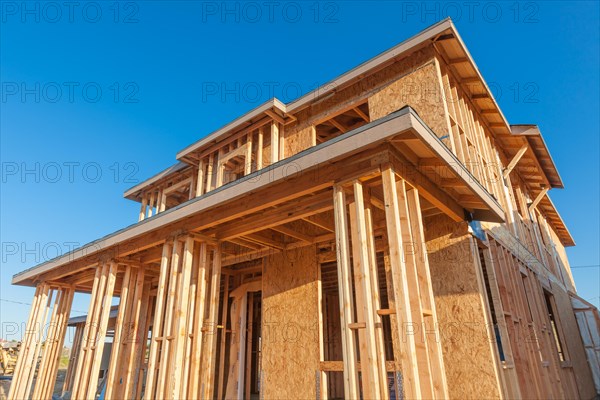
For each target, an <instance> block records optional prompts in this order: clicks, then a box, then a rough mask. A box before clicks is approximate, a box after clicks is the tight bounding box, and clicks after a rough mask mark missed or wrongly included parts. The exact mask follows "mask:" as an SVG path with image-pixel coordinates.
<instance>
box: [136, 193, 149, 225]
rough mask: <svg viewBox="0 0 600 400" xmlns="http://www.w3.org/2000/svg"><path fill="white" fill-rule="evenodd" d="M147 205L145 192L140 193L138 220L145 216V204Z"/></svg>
mask: <svg viewBox="0 0 600 400" xmlns="http://www.w3.org/2000/svg"><path fill="white" fill-rule="evenodd" d="M147 205H148V198H147V197H146V195H145V194H143V195H142V205H141V207H140V216H139V218H138V221H142V220H143V219H144V218H146V206H147Z"/></svg>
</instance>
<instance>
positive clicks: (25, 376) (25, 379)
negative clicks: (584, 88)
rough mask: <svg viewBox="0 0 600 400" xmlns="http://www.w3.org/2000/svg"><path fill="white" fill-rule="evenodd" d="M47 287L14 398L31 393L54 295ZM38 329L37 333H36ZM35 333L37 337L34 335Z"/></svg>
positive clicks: (25, 396)
mask: <svg viewBox="0 0 600 400" xmlns="http://www.w3.org/2000/svg"><path fill="white" fill-rule="evenodd" d="M46 286H47V292H46V296H45V297H43V300H44V301H43V302H42V303H41V304H40V309H39V310H38V313H37V315H36V324H35V325H34V327H33V329H34V335H33V337H32V341H31V343H30V345H29V348H28V353H27V358H26V360H27V361H26V364H25V366H24V368H23V371H22V376H21V378H20V385H21V386H20V387H19V392H18V393H17V394H16V396H15V398H17V399H21V398H28V397H29V393H30V391H31V384H32V382H33V376H34V374H35V366H36V364H37V358H38V356H39V354H40V350H41V346H42V341H43V338H42V334H43V328H44V325H45V323H46V318H47V317H48V312H49V310H50V305H51V304H52V298H53V295H54V290H53V289H50V286H49V285H46ZM38 329H39V331H38ZM36 331H37V333H38V335H35V332H36Z"/></svg>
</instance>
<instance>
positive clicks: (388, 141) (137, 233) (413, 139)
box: [13, 107, 504, 285]
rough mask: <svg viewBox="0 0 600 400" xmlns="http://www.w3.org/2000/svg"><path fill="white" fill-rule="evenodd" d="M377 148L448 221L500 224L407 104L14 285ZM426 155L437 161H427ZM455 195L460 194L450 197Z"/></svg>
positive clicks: (496, 211)
mask: <svg viewBox="0 0 600 400" xmlns="http://www.w3.org/2000/svg"><path fill="white" fill-rule="evenodd" d="M379 147H381V148H382V149H384V150H385V149H386V148H388V149H391V150H392V151H391V153H390V154H392V155H391V157H390V160H389V162H393V163H395V164H396V165H397V167H400V169H399V170H400V171H401V170H402V169H401V168H402V167H403V166H404V167H406V168H410V169H411V170H412V171H417V173H416V174H415V175H413V176H411V177H410V179H408V178H407V181H408V182H409V184H411V185H413V186H415V187H417V188H419V191H420V193H421V195H422V196H423V197H425V198H426V199H427V200H428V201H429V202H431V203H433V204H434V205H436V206H437V207H438V208H440V210H442V211H443V212H445V213H447V214H448V215H449V216H450V217H451V218H453V219H454V220H457V221H460V220H464V219H469V218H471V217H472V218H476V219H481V220H488V221H494V222H502V221H504V213H503V211H502V208H501V207H500V205H499V204H498V202H497V201H496V200H495V199H494V198H493V197H492V196H491V194H489V193H488V192H487V191H486V190H485V189H484V188H483V187H482V186H481V184H479V182H477V180H476V179H475V178H474V177H473V176H472V175H471V173H470V172H469V171H468V170H467V169H466V168H465V167H464V166H463V165H462V164H461V163H460V162H459V161H458V160H457V159H456V157H455V156H454V155H453V154H452V153H451V152H450V150H449V149H448V148H447V147H446V146H445V145H444V144H443V143H442V142H441V141H440V140H439V139H438V138H437V136H436V135H435V134H434V133H433V132H432V131H431V130H430V129H429V128H428V127H427V126H426V125H425V124H424V123H423V121H422V120H421V119H420V118H419V117H418V116H417V115H416V113H415V112H414V111H413V110H412V109H410V108H409V107H405V108H403V109H402V110H400V111H397V112H395V113H392V114H390V115H388V116H387V117H384V118H381V119H379V120H377V121H374V122H371V123H369V124H367V125H365V126H362V127H360V128H358V129H355V130H353V131H350V132H347V133H345V134H343V135H341V136H339V137H337V138H335V139H332V140H330V141H328V142H325V143H322V144H320V145H317V146H315V147H312V148H310V149H307V150H305V151H303V152H301V153H299V154H296V155H295V156H292V157H289V158H287V159H284V160H282V161H279V162H277V163H275V164H273V165H271V166H270V167H269V168H266V169H265V170H261V171H257V172H255V173H253V174H251V175H247V176H245V177H243V178H242V179H239V180H237V181H234V182H231V183H229V184H227V185H224V186H222V187H220V188H218V189H216V190H213V191H211V192H208V193H206V194H205V195H203V196H199V197H196V198H194V199H192V200H189V201H187V202H185V203H183V204H181V205H179V206H177V207H175V208H172V209H169V210H167V211H165V212H163V213H160V214H158V215H156V216H153V217H151V218H148V219H145V220H143V221H141V222H138V223H137V224H134V225H131V226H129V227H127V228H125V229H122V230H120V231H117V232H115V233H113V234H110V235H108V236H105V237H103V238H101V239H99V240H96V241H94V242H92V243H89V244H87V245H84V246H82V247H81V248H79V249H76V250H74V251H72V252H70V253H67V254H65V255H62V256H60V257H57V258H55V259H53V260H49V261H47V262H45V263H43V264H40V265H38V266H35V267H33V268H30V269H28V270H26V271H23V272H21V273H19V274H17V275H15V276H14V277H13V284H19V285H35V283H36V282H37V281H38V280H39V279H40V277H41V276H47V275H45V274H48V273H49V272H50V271H53V270H56V269H59V268H62V269H64V270H66V271H68V272H67V273H72V272H73V271H76V270H78V269H81V268H86V267H89V266H93V265H95V263H97V262H98V261H99V260H100V259H101V257H120V256H123V255H124V254H127V252H129V254H131V252H132V251H139V250H140V249H142V248H144V247H148V246H151V245H152V244H156V243H160V242H161V241H164V240H165V239H166V237H167V236H168V235H170V234H172V233H173V231H176V230H178V229H179V230H181V229H185V230H189V231H193V230H194V229H199V227H202V226H206V223H207V222H206V220H207V216H208V215H211V217H212V218H216V217H214V215H212V214H214V213H215V209H216V208H218V207H220V208H221V209H225V210H226V211H225V212H227V211H228V210H229V209H230V208H231V205H232V204H235V203H236V202H238V205H240V204H241V203H239V200H240V199H242V198H243V199H244V202H243V203H244V204H241V205H243V206H244V207H243V208H244V209H245V210H247V208H248V207H249V206H248V202H249V201H250V199H254V200H253V201H255V202H256V201H258V202H261V201H264V200H262V199H263V198H264V197H265V193H273V191H277V190H282V189H281V188H287V190H290V189H293V191H294V192H296V191H297V190H298V189H297V187H296V186H294V182H293V179H294V178H295V175H294V176H291V177H290V166H293V170H294V171H297V170H299V171H302V174H306V175H304V176H305V178H306V180H307V181H308V182H309V183H310V185H311V186H317V185H321V187H327V186H331V185H333V183H334V182H335V179H341V178H342V177H343V176H344V173H345V172H344V168H343V167H337V166H336V167H335V168H333V171H335V174H338V175H339V176H340V178H334V176H333V175H331V176H330V175H323V174H322V173H321V171H322V170H324V169H325V168H327V167H331V166H332V164H336V165H337V163H342V164H341V165H344V164H343V162H344V160H351V159H352V157H353V156H356V155H357V154H359V153H361V152H365V151H368V150H369V149H376V148H379ZM407 148H409V149H410V151H408V150H407ZM431 160H436V162H435V163H430V161H431ZM373 162H376V160H374V161H373ZM311 171H316V172H318V173H316V174H315V175H314V178H313V176H312V175H309V174H310V173H311ZM264 173H266V174H268V178H269V179H260V176H261V174H264ZM309 178H310V179H309ZM331 179H334V180H333V181H332V180H331ZM290 180H292V181H290ZM320 180H323V181H322V182H320ZM448 182H451V186H452V188H453V189H452V191H451V190H449V189H448V190H445V189H444V187H445V185H446V184H447V183H448ZM323 185H325V186H323ZM446 187H447V185H446ZM309 192H310V188H309ZM456 193H462V194H461V195H456ZM257 199H258V200H257ZM248 212H250V211H248ZM223 218H226V217H223ZM217 239H218V238H217Z"/></svg>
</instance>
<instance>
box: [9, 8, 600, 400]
mask: <svg viewBox="0 0 600 400" xmlns="http://www.w3.org/2000/svg"><path fill="white" fill-rule="evenodd" d="M560 187H562V181H561V179H560V176H559V175H558V171H557V169H556V166H555V165H554V163H553V162H552V158H551V157H550V154H549V151H548V149H547V147H546V145H545V143H544V141H543V139H542V137H541V133H540V131H539V128H537V126H535V125H512V126H511V125H509V124H508V122H507V121H506V119H505V117H504V116H503V114H502V112H501V110H500V109H499V107H498V105H497V104H496V102H495V100H494V98H493V95H492V93H491V91H490V90H489V88H488V87H487V85H486V83H485V81H484V80H483V78H482V76H481V74H480V72H479V70H478V69H477V67H476V66H475V64H474V62H473V60H472V59H471V56H470V55H469V52H468V51H467V49H466V47H465V45H464V43H463V42H462V40H461V39H460V36H459V35H458V33H457V31H456V29H455V27H454V25H453V24H452V22H451V21H449V20H445V21H442V22H440V23H438V24H436V25H434V26H432V27H430V28H428V29H427V30H425V31H423V32H421V33H420V34H418V35H417V36H415V37H413V38H411V39H409V40H407V41H405V42H403V43H401V44H399V45H398V46H396V47H394V48H393V49H391V50H389V51H387V52H384V53H382V54H381V55H379V56H377V57H375V58H374V59H372V60H370V61H368V62H366V63H364V64H361V65H360V66H359V67H357V68H355V69H353V70H351V71H349V72H348V73H346V74H344V75H342V76H340V77H339V78H337V79H336V80H334V81H332V82H331V85H327V86H325V87H323V88H321V89H320V90H318V91H315V92H313V93H311V94H308V95H306V96H303V97H301V98H299V99H297V100H295V101H293V102H291V103H289V104H283V103H282V102H280V101H279V100H277V99H272V100H269V101H267V102H265V103H263V104H261V105H260V106H258V107H256V108H255V109H253V110H251V111H249V112H248V113H246V114H244V115H243V116H241V117H239V118H237V119H235V120H234V121H232V122H231V123H229V124H227V125H225V126H224V127H223V128H221V129H219V130H218V131H215V132H213V133H212V134H209V135H207V136H206V137H204V138H202V139H200V140H199V141H198V142H196V143H194V144H192V145H190V146H188V147H187V148H185V149H183V150H182V151H180V152H179V153H178V154H177V163H176V164H174V165H173V166H172V167H170V168H167V169H166V170H164V171H162V172H160V173H158V174H157V175H155V176H153V177H152V178H150V179H148V180H146V181H144V182H142V183H140V184H138V185H136V186H134V187H133V188H131V189H129V190H127V191H126V193H125V197H126V198H128V199H131V200H134V201H137V202H139V203H140V208H139V209H137V208H136V211H135V215H134V216H132V217H133V218H134V220H137V223H136V224H134V225H132V226H128V227H127V228H124V229H122V230H120V231H117V232H115V233H113V234H110V235H108V236H106V237H104V238H101V239H99V240H97V241H94V242H92V243H90V244H88V245H85V246H82V247H81V248H80V249H77V250H75V251H73V252H71V253H69V254H65V255H62V256H59V257H57V258H55V259H53V260H50V261H47V262H45V263H43V264H40V265H38V266H35V267H33V268H31V269H29V270H26V271H23V272H22V273H20V274H17V275H15V277H14V278H13V283H15V284H20V285H29V286H35V294H34V298H33V301H32V306H31V311H30V315H29V319H28V322H27V325H26V326H27V328H26V332H25V334H24V336H23V340H22V345H21V351H20V355H19V361H18V363H17V366H16V369H15V373H14V378H13V382H12V385H11V388H10V392H9V395H8V398H9V399H10V400H13V399H14V400H16V399H19V400H21V399H28V398H33V399H50V398H51V396H52V395H53V393H54V390H55V388H54V385H55V380H56V376H57V369H58V367H59V359H60V355H61V350H62V346H63V343H64V338H65V332H66V328H67V326H73V327H75V336H74V342H73V349H72V352H71V355H70V358H69V360H70V361H69V367H68V370H67V371H66V377H65V383H64V385H63V386H62V390H63V392H65V394H66V392H69V393H70V396H71V398H77V399H93V398H96V397H97V396H98V395H99V393H101V392H102V393H103V395H104V398H105V399H109V400H110V399H115V400H117V399H118V400H121V399H136V400H139V399H146V400H151V399H167V400H177V399H184V398H185V399H213V398H218V399H222V398H227V399H244V398H246V399H249V398H258V399H284V398H286V399H287V398H307V399H308V398H311V399H314V398H316V399H329V398H332V399H333V398H349V399H359V398H364V399H392V398H395V399H404V398H406V399H417V398H418V399H420V398H427V399H446V398H503V399H513V398H585V399H587V398H592V397H593V396H594V394H595V392H596V388H595V387H594V378H595V377H596V378H597V375H598V374H597V373H596V372H597V371H596V370H597V369H598V367H597V363H596V364H594V363H593V362H594V360H593V359H592V362H591V363H588V362H587V361H586V354H587V355H588V358H590V356H589V355H590V354H592V352H593V351H596V350H595V349H596V347H594V346H595V344H596V343H595V342H594V340H593V339H594V338H596V336H598V335H596V333H597V332H592V330H593V329H598V326H599V324H598V323H597V321H591V320H590V318H591V317H590V315H596V316H597V315H598V314H597V312H596V311H597V310H596V311H594V310H592V309H589V310H588V308H587V307H588V306H587V305H586V308H585V310H584V309H581V307H582V304H583V303H582V302H581V301H579V300H577V295H576V290H575V286H574V281H573V277H572V274H571V271H570V267H569V264H568V259H567V256H566V252H565V247H566V246H571V245H574V240H573V238H572V237H571V235H570V233H569V231H568V229H567V227H566V225H565V223H564V221H563V220H562V219H561V217H560V215H559V214H558V211H557V210H556V207H555V206H554V205H553V203H552V202H551V201H550V198H549V195H548V194H549V191H550V189H552V188H560ZM76 292H78V293H85V294H88V295H89V305H88V308H87V309H88V313H87V315H86V316H78V317H73V316H70V310H71V304H72V302H73V298H74V295H75V293H76ZM86 298H87V297H86ZM113 304H114V305H113ZM573 307H575V314H574V313H573ZM578 307H579V308H578ZM590 307H591V306H590ZM69 318H70V319H69ZM69 321H70V322H69ZM592 322H594V323H592ZM577 323H579V325H577ZM46 325H47V326H46ZM42 333H43V336H42ZM111 338H112V339H111ZM111 342H112V343H111ZM111 346H112V347H111ZM109 349H110V351H109ZM590 364H591V365H592V367H590ZM592 370H593V373H592ZM598 387H600V385H599V386H598ZM60 389H61V388H58V390H59V391H60Z"/></svg>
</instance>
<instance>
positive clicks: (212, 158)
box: [204, 153, 215, 193]
mask: <svg viewBox="0 0 600 400" xmlns="http://www.w3.org/2000/svg"><path fill="white" fill-rule="evenodd" d="M214 163H215V155H214V153H211V154H210V156H209V157H208V167H207V170H206V190H205V191H204V193H208V192H210V191H211V190H212V182H213V164H214Z"/></svg>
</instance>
